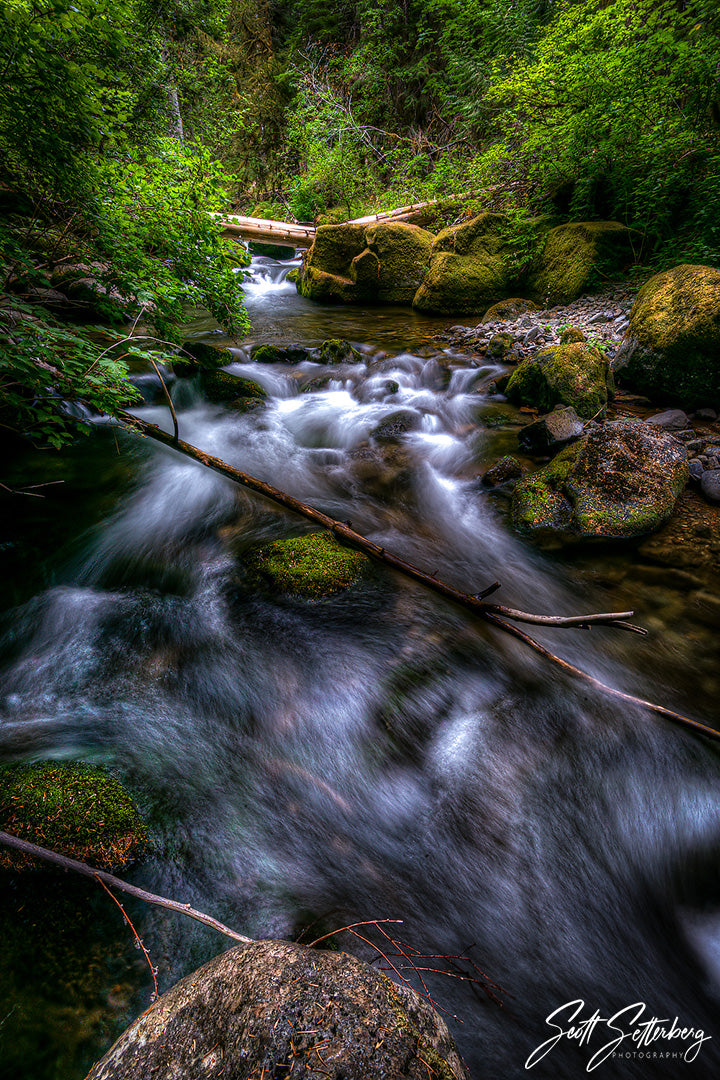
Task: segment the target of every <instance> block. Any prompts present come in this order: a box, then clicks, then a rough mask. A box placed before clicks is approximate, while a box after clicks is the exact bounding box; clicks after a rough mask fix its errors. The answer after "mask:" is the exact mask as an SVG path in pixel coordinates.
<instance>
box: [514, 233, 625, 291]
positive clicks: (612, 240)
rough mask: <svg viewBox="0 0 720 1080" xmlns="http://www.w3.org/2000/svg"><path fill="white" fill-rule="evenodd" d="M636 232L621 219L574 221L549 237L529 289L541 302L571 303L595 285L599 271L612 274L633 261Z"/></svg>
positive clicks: (530, 278)
mask: <svg viewBox="0 0 720 1080" xmlns="http://www.w3.org/2000/svg"><path fill="white" fill-rule="evenodd" d="M632 238H633V232H632V230H631V229H628V228H626V227H625V226H624V225H621V224H620V222H618V221H575V222H571V223H569V224H567V225H558V226H557V227H556V228H554V229H551V230H550V231H549V232H548V234H547V237H546V240H545V244H544V247H543V250H542V254H541V255H540V257H539V258H538V260H537V263H536V265H535V266H534V267H533V268H532V269H531V271H530V274H529V277H528V282H527V288H528V292H529V293H530V295H531V296H532V297H534V299H536V300H537V301H538V302H539V303H540V304H543V305H544V306H546V307H552V306H554V305H555V304H569V303H571V301H573V300H576V299H577V298H578V296H580V294H581V293H583V292H587V291H588V290H589V288H590V287H591V285H592V280H593V276H594V275H596V274H597V273H598V272H599V271H602V272H604V273H611V272H613V271H617V270H618V269H619V268H621V267H622V266H624V265H625V264H626V263H628V262H634V257H633V251H632Z"/></svg>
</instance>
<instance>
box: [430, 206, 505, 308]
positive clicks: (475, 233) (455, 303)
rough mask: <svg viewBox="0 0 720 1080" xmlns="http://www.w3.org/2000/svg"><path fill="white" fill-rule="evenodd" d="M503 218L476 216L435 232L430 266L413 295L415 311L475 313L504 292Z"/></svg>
mask: <svg viewBox="0 0 720 1080" xmlns="http://www.w3.org/2000/svg"><path fill="white" fill-rule="evenodd" d="M507 229H508V219H507V218H506V217H505V215H503V214H490V213H487V214H480V215H479V216H478V217H476V218H473V219H472V221H467V222H462V223H461V224H460V225H453V226H451V227H450V228H448V229H443V230H442V232H440V233H438V235H437V237H436V238H435V242H434V244H433V246H432V251H431V254H430V268H429V270H428V272H427V274H426V276H425V280H424V281H423V283H422V284H421V285H420V287H419V289H418V291H417V292H416V294H415V298H414V299H413V307H415V308H417V309H418V310H419V311H430V312H438V313H440V314H447V315H455V314H457V315H463V314H465V315H473V314H475V315H477V314H482V313H483V312H485V311H486V310H487V309H488V308H489V307H490V306H491V305H492V304H495V303H497V301H498V300H499V299H501V298H503V297H504V296H505V295H506V294H507V292H508V291H509V285H510V281H511V277H510V271H509V269H508V265H507V258H506V256H507V252H508V250H509V246H508V242H507Z"/></svg>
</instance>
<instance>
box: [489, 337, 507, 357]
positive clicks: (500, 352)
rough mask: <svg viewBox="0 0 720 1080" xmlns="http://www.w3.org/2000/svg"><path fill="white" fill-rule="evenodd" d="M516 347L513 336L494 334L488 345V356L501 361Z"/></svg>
mask: <svg viewBox="0 0 720 1080" xmlns="http://www.w3.org/2000/svg"><path fill="white" fill-rule="evenodd" d="M513 345H514V340H513V336H512V334H493V336H492V337H491V338H490V340H489V341H488V344H487V355H488V356H493V357H495V358H496V359H498V360H500V359H502V357H503V356H507V354H508V353H509V352H510V350H511V349H512V347H513Z"/></svg>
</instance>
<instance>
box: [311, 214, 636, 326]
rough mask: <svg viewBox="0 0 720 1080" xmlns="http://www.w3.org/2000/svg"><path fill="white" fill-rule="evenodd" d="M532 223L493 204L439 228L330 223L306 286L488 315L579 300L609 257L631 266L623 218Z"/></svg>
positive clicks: (364, 299)
mask: <svg viewBox="0 0 720 1080" xmlns="http://www.w3.org/2000/svg"><path fill="white" fill-rule="evenodd" d="M524 230H525V231H524V232H522V231H519V230H518V228H517V225H516V223H515V222H513V220H512V219H511V218H510V217H508V215H506V214H501V213H489V212H488V213H483V214H479V215H478V216H477V217H474V218H472V219H470V220H468V221H462V222H460V223H459V224H456V225H451V226H449V227H448V228H446V229H442V230H441V232H439V233H438V235H437V236H433V235H432V233H429V232H427V231H426V230H424V229H421V228H419V227H418V226H416V225H407V224H404V223H402V222H395V221H379V222H376V223H374V224H373V225H370V226H363V225H358V224H350V223H346V224H344V225H322V226H320V227H319V228H318V229H317V231H316V234H315V240H314V243H313V245H312V247H311V248H310V249H309V251H307V252H306V253H305V255H304V257H303V265H302V268H301V270H300V273H299V275H298V279H297V287H298V291H299V292H300V293H302V295H303V296H306V297H309V298H310V299H313V300H323V301H328V300H335V301H338V302H340V303H346V304H349V303H368V302H373V303H377V302H379V303H394V304H412V305H413V307H415V308H417V309H418V310H419V311H427V312H433V313H440V314H469V315H482V314H483V313H484V312H486V311H487V310H488V309H489V308H493V307H495V305H497V304H498V303H505V305H506V309H505V310H504V311H502V315H506V314H507V312H508V311H509V310H512V311H513V312H514V313H516V314H517V313H518V312H520V311H522V310H523V307H524V308H525V309H527V307H528V306H531V307H532V305H533V303H534V302H539V303H543V304H545V305H548V304H559V303H568V302H570V301H572V300H574V299H575V298H576V297H578V296H579V295H580V294H581V293H582V292H583V290H585V289H587V288H588V285H589V283H590V281H591V279H592V275H593V273H594V272H595V271H596V270H597V268H598V267H599V266H600V265H602V266H604V267H605V268H610V267H612V266H617V265H621V264H623V263H624V262H625V261H627V259H628V257H629V255H630V241H631V231H630V230H629V229H627V228H625V226H623V225H620V224H619V223H618V222H614V221H609V222H608V221H599V222H597V221H596V222H573V223H571V224H565V225H558V226H555V227H554V228H553V227H552V222H551V221H550V220H549V219H547V218H537V219H535V220H530V221H528V222H525V223H524ZM523 297H526V298H528V299H523ZM508 304H511V305H512V308H508V306H507V305H508ZM501 310H502V309H501ZM497 315H498V316H499V315H500V312H499V311H498V312H497Z"/></svg>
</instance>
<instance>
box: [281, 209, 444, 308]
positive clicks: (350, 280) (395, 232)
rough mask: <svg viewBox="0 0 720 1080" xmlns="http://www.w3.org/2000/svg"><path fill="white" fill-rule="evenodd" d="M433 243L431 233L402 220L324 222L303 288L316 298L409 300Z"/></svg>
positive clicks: (301, 280)
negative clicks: (367, 223)
mask: <svg viewBox="0 0 720 1080" xmlns="http://www.w3.org/2000/svg"><path fill="white" fill-rule="evenodd" d="M432 242H433V235H432V233H429V232H426V231H425V229H420V228H419V227H418V226H417V225H407V224H405V223H404V222H398V221H378V222H375V223H373V224H372V225H369V226H368V225H349V224H344V225H324V226H321V227H320V228H318V230H317V232H316V234H315V242H314V243H313V245H312V247H311V248H310V249H309V251H308V252H307V253H306V254H305V256H304V258H303V265H302V269H301V271H300V274H299V276H298V290H299V292H300V293H302V295H303V296H307V297H309V298H310V299H311V300H326V301H327V300H338V301H340V302H342V303H346V304H350V303H381V304H409V303H411V301H412V298H413V296H414V295H415V291H416V289H417V287H418V285H419V284H420V282H421V281H422V280H423V277H424V276H425V273H426V271H427V268H428V264H429V261H430V249H431V247H432Z"/></svg>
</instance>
